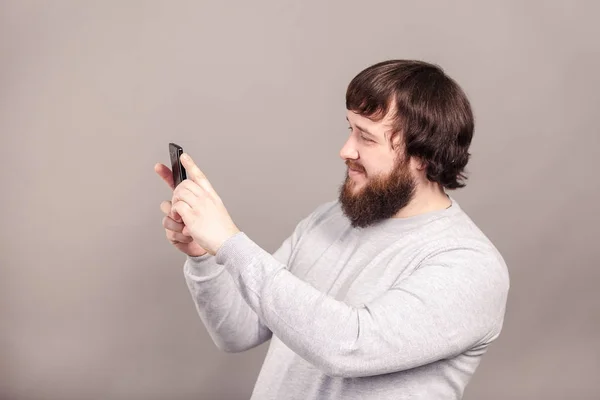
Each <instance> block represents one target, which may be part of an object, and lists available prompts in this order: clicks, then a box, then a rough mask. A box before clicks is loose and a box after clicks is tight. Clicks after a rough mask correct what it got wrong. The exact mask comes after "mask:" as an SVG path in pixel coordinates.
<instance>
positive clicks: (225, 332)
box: [184, 254, 271, 352]
mask: <svg viewBox="0 0 600 400" xmlns="http://www.w3.org/2000/svg"><path fill="white" fill-rule="evenodd" d="M184 277H185V281H186V284H187V286H188V289H189V291H190V294H191V295H192V299H193V301H194V304H195V306H196V310H197V312H198V315H199V316H200V319H201V320H202V322H203V323H204V325H205V326H206V329H207V331H208V333H209V335H210V336H211V338H212V340H213V341H214V343H215V344H216V346H217V347H218V348H219V349H221V350H223V351H226V352H240V351H244V350H247V349H250V348H253V347H255V346H258V345H260V344H261V343H263V342H265V341H267V340H269V339H270V338H271V331H270V330H269V329H268V328H267V327H266V326H265V325H264V324H263V323H262V322H261V321H260V319H259V318H258V316H257V314H256V313H255V312H254V311H253V310H252V309H251V308H250V307H249V306H248V303H247V302H246V301H245V300H244V299H243V297H242V295H241V294H240V292H239V290H238V288H237V287H236V285H235V283H234V281H233V279H232V277H231V275H230V274H229V273H228V272H227V271H226V270H225V269H224V267H223V266H222V265H218V264H217V263H216V261H215V258H214V257H213V256H210V255H208V254H207V255H204V256H201V257H193V258H192V257H188V258H187V259H186V261H185V264H184Z"/></svg>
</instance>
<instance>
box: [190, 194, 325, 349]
mask: <svg viewBox="0 0 600 400" xmlns="http://www.w3.org/2000/svg"><path fill="white" fill-rule="evenodd" d="M328 205H329V203H325V204H322V205H320V206H319V207H318V208H317V209H316V210H315V211H314V212H313V213H311V214H310V215H309V216H308V217H306V218H304V219H303V220H302V221H300V222H299V223H298V224H297V225H296V227H295V229H294V232H293V233H292V235H290V236H289V237H288V238H286V239H285V240H284V241H283V243H282V244H281V246H280V247H279V248H278V249H277V251H275V252H274V253H273V255H271V254H269V257H270V258H271V259H272V260H274V261H275V262H277V263H278V264H279V265H282V266H283V265H285V266H287V264H288V262H289V258H290V255H291V254H292V251H293V249H294V247H295V246H296V244H297V243H298V241H299V240H300V238H301V237H302V235H303V234H304V233H305V231H306V230H307V229H308V228H309V226H310V224H311V222H312V221H313V220H314V218H315V217H316V216H317V215H318V213H319V212H320V211H322V210H323V209H324V207H327V206H328ZM267 254H268V253H267ZM183 270H184V277H185V281H186V284H187V286H188V289H189V291H190V294H191V296H192V299H193V301H194V304H195V306H196V310H197V312H198V315H199V316H200V319H201V320H202V322H203V323H204V325H205V326H206V329H207V331H208V333H209V335H210V337H211V338H212V340H213V341H214V343H215V345H216V346H217V347H218V348H219V349H220V350H223V351H226V352H242V351H245V350H248V349H251V348H253V347H256V346H258V345H260V344H262V343H264V342H265V341H267V340H269V339H270V338H271V336H272V332H271V330H270V329H269V328H268V327H267V325H265V323H264V321H263V320H262V318H260V317H259V316H258V315H257V313H256V312H255V311H254V310H253V309H252V308H251V307H250V306H249V305H248V303H247V302H246V300H245V297H246V296H248V293H243V291H244V290H245V289H244V288H238V286H236V284H235V281H234V279H233V277H232V276H231V274H229V273H228V272H227V271H226V269H225V266H223V265H220V264H218V263H217V260H216V257H215V256H211V255H210V254H205V255H203V256H200V257H188V258H187V259H186V261H185V264H184V268H183Z"/></svg>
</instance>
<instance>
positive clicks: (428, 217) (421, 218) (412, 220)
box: [355, 194, 461, 232]
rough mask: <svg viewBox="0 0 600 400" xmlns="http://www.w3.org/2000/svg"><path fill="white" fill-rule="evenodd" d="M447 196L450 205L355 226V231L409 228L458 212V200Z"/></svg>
mask: <svg viewBox="0 0 600 400" xmlns="http://www.w3.org/2000/svg"><path fill="white" fill-rule="evenodd" d="M446 195H447V196H448V199H449V200H450V202H451V203H450V206H448V207H446V208H444V209H441V210H434V211H428V212H426V213H422V214H417V215H413V216H410V217H403V218H387V219H384V220H382V221H379V222H377V223H375V224H373V225H370V226H367V227H364V228H358V227H357V228H355V229H356V230H357V231H362V232H364V231H368V230H372V229H381V228H387V227H393V228H394V229H398V228H400V229H402V230H405V229H411V228H413V227H417V226H422V225H423V224H425V223H428V222H431V221H434V220H437V219H440V218H444V217H449V216H452V215H456V214H457V213H459V212H460V210H461V208H460V205H459V204H458V202H457V201H456V200H455V199H454V198H453V197H452V196H450V195H448V194H446Z"/></svg>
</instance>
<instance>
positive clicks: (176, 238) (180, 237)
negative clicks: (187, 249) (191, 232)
mask: <svg viewBox="0 0 600 400" xmlns="http://www.w3.org/2000/svg"><path fill="white" fill-rule="evenodd" d="M166 235H167V239H169V241H170V242H171V243H173V244H177V243H185V244H187V243H192V242H193V241H194V238H193V237H191V236H186V235H184V234H182V233H179V232H173V231H170V230H166Z"/></svg>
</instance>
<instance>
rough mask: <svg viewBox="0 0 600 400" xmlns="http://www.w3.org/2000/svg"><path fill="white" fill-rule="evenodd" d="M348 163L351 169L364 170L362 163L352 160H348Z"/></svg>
mask: <svg viewBox="0 0 600 400" xmlns="http://www.w3.org/2000/svg"><path fill="white" fill-rule="evenodd" d="M346 165H347V166H348V168H350V169H353V170H356V171H361V172H362V171H364V168H363V167H362V166H361V165H359V164H354V163H352V162H348V161H346Z"/></svg>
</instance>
